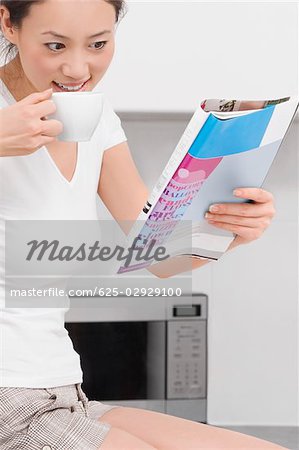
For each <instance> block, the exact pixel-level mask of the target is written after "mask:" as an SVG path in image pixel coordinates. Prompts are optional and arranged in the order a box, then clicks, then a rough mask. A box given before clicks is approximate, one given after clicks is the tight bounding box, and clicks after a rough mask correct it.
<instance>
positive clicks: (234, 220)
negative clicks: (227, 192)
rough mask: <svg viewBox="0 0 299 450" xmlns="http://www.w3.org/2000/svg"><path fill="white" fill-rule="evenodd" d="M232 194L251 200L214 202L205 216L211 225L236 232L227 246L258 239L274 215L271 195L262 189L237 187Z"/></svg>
mask: <svg viewBox="0 0 299 450" xmlns="http://www.w3.org/2000/svg"><path fill="white" fill-rule="evenodd" d="M237 191H238V192H237ZM237 194H238V195H237ZM234 195H235V196H236V197H239V198H245V199H250V200H251V201H252V202H251V203H220V204H217V205H216V204H215V205H212V206H211V207H210V209H209V212H207V213H206V216H205V217H206V219H207V221H208V222H209V223H210V224H211V225H213V226H215V227H218V228H222V229H223V230H227V231H231V232H232V233H234V234H236V238H235V239H234V241H233V242H232V243H231V245H230V247H229V248H233V247H236V246H237V245H240V244H247V243H249V242H251V241H254V240H255V239H258V238H259V237H260V236H261V235H262V234H263V232H264V231H265V230H266V229H267V228H268V226H269V225H270V223H271V220H272V218H273V217H274V215H275V208H274V198H273V195H272V194H271V193H270V192H268V191H265V190H264V189H260V188H238V189H236V190H235V191H234ZM215 208H217V210H216V209H215Z"/></svg>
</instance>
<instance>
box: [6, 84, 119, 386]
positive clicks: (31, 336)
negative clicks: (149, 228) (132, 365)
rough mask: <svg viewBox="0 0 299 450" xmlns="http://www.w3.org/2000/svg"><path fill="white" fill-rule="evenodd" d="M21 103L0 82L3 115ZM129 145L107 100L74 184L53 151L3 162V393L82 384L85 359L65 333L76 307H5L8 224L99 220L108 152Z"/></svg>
mask: <svg viewBox="0 0 299 450" xmlns="http://www.w3.org/2000/svg"><path fill="white" fill-rule="evenodd" d="M14 102H15V99H14V98H13V97H12V95H11V93H10V92H9V90H8V89H7V87H6V86H5V85H4V83H3V82H2V81H1V80H0V108H5V107H6V106H8V105H9V104H13V103H14ZM125 140H126V136H125V134H124V131H123V129H122V126H121V122H120V120H119V118H118V116H117V115H116V114H115V113H114V111H113V109H112V108H111V106H110V105H109V103H108V102H107V100H106V99H105V102H104V108H103V115H102V117H101V119H100V122H99V124H98V126H97V128H96V131H95V132H94V134H93V137H92V139H91V140H90V141H89V142H79V143H78V152H77V164H76V169H75V172H74V175H73V178H72V180H71V181H70V182H68V181H67V180H66V179H65V178H64V177H63V175H62V174H61V172H60V171H59V169H58V168H57V166H56V164H55V163H54V161H53V159H52V158H51V156H50V154H49V153H48V151H47V149H46V147H45V146H43V147H41V148H40V149H38V150H37V151H36V152H34V153H32V154H30V155H26V156H12V157H7V156H5V157H0V352H1V354H0V386H1V387H28V388H47V387H54V386H63V385H68V384H74V383H80V382H82V371H81V367H80V358H79V355H78V354H77V353H76V352H75V350H74V348H73V344H72V342H71V339H70V337H69V335H68V332H67V330H66V329H65V328H64V315H65V313H66V311H67V310H68V308H65V307H64V308H55V307H53V308H11V307H7V308H5V291H4V282H5V280H4V250H5V242H4V238H5V235H4V233H5V220H7V219H20V220H29V219H30V220H32V219H33V220H47V219H48V220H96V219H98V216H97V208H96V196H97V188H98V182H99V176H100V171H101V163H102V157H103V152H104V150H106V149H108V148H111V147H113V146H115V145H117V144H119V143H121V142H124V141H125Z"/></svg>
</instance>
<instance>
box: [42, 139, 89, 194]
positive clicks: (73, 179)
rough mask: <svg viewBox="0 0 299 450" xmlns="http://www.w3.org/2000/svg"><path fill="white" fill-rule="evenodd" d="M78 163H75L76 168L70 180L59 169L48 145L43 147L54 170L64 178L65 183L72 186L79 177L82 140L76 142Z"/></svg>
mask: <svg viewBox="0 0 299 450" xmlns="http://www.w3.org/2000/svg"><path fill="white" fill-rule="evenodd" d="M76 144H77V145H76V164H75V169H74V172H73V176H72V178H71V179H70V180H68V179H67V178H66V177H65V176H64V175H63V174H62V172H61V170H60V169H59V167H58V166H57V164H56V162H55V161H54V159H53V158H52V156H51V154H50V152H49V150H48V148H47V146H46V145H43V146H42V148H43V150H44V153H45V154H46V156H47V158H48V159H49V160H50V163H51V164H52V166H53V168H54V170H55V171H56V173H58V175H59V177H60V178H61V179H62V181H63V182H64V183H66V184H67V185H68V186H72V185H73V184H74V183H75V181H76V179H77V177H78V170H79V162H80V154H81V152H80V144H81V142H76Z"/></svg>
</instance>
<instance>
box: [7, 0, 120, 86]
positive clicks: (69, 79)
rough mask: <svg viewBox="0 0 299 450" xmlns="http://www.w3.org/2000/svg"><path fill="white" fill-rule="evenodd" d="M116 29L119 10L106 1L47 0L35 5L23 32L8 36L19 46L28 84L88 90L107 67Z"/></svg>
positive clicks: (112, 51)
mask: <svg viewBox="0 0 299 450" xmlns="http://www.w3.org/2000/svg"><path fill="white" fill-rule="evenodd" d="M114 31H115V9H114V7H113V6H112V5H111V4H109V3H107V2H105V1H104V0H46V1H44V2H42V3H38V4H33V6H32V7H31V8H30V10H29V15H28V16H27V17H26V18H25V19H24V20H23V22H22V26H21V29H18V30H17V29H14V30H13V32H12V34H11V35H9V36H8V35H6V37H7V38H8V39H9V40H10V41H11V42H13V43H14V44H15V45H16V46H17V47H18V50H19V59H20V62H21V65H22V71H23V77H24V80H25V82H26V84H28V82H29V83H30V84H31V85H32V86H33V87H35V89H36V90H37V91H43V90H45V89H48V88H49V87H52V88H53V91H65V90H66V89H67V87H68V88H69V89H73V90H78V88H79V90H81V91H83V90H91V89H92V88H93V87H94V86H95V85H96V84H97V83H98V82H99V81H100V80H101V78H102V77H103V75H104V74H105V72H106V70H107V69H108V67H109V65H110V62H111V60H112V57H113V53H114ZM58 35H60V36H58ZM57 83H60V84H62V85H64V87H63V86H60V87H59V85H57ZM82 83H84V85H83V86H82V87H80V86H81V85H82Z"/></svg>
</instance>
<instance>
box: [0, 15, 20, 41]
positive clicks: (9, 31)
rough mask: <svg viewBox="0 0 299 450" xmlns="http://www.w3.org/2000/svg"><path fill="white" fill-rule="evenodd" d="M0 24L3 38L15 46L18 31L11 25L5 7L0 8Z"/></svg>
mask: <svg viewBox="0 0 299 450" xmlns="http://www.w3.org/2000/svg"><path fill="white" fill-rule="evenodd" d="M0 23H1V31H2V33H3V34H4V37H5V38H6V39H7V40H8V41H9V42H11V43H12V44H16V43H17V36H18V30H17V29H16V28H14V26H13V25H12V23H11V20H10V14H9V11H8V9H7V8H6V7H5V6H0Z"/></svg>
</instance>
